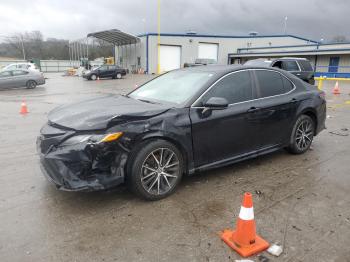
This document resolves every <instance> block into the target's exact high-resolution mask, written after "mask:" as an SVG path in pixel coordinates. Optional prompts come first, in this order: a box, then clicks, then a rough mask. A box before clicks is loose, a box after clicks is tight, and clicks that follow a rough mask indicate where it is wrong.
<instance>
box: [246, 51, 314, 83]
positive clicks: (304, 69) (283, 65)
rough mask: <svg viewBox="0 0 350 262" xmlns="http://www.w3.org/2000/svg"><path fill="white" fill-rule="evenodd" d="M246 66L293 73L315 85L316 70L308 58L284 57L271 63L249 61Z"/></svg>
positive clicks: (266, 61)
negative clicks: (277, 69)
mask: <svg viewBox="0 0 350 262" xmlns="http://www.w3.org/2000/svg"><path fill="white" fill-rule="evenodd" d="M244 65H247V66H264V67H265V66H267V67H278V68H280V69H283V70H286V71H288V72H290V73H292V74H293V75H295V76H297V77H299V78H300V79H302V80H304V81H305V82H307V83H309V84H312V85H314V84H315V79H314V69H313V68H312V65H311V63H310V61H309V60H307V59H306V58H295V57H282V58H278V59H274V60H271V61H270V60H267V59H264V58H259V59H253V60H249V61H247V62H246V63H245V64H244Z"/></svg>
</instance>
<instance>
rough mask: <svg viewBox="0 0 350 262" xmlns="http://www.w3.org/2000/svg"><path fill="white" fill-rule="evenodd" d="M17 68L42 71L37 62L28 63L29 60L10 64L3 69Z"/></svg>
mask: <svg viewBox="0 0 350 262" xmlns="http://www.w3.org/2000/svg"><path fill="white" fill-rule="evenodd" d="M15 69H26V70H34V71H40V70H39V68H38V67H37V66H36V64H34V63H28V62H23V63H13V64H9V65H7V66H5V67H4V68H2V69H1V71H6V70H15Z"/></svg>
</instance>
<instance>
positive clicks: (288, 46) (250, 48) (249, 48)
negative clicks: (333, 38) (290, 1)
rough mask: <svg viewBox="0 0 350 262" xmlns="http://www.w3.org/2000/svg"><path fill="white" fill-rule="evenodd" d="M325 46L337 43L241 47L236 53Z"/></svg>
mask: <svg viewBox="0 0 350 262" xmlns="http://www.w3.org/2000/svg"><path fill="white" fill-rule="evenodd" d="M341 44H350V42H349V43H341ZM325 45H339V44H338V43H333V44H309V45H282V46H261V47H241V48H237V52H238V53H239V51H240V50H260V49H273V48H290V47H309V46H315V47H316V48H317V49H319V47H320V46H325Z"/></svg>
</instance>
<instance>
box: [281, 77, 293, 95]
mask: <svg viewBox="0 0 350 262" xmlns="http://www.w3.org/2000/svg"><path fill="white" fill-rule="evenodd" d="M282 80H283V87H284V92H285V93H288V92H289V91H292V90H293V88H294V85H293V84H292V82H291V81H289V80H288V79H287V78H285V77H282Z"/></svg>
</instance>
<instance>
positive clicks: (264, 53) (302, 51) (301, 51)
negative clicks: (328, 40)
mask: <svg viewBox="0 0 350 262" xmlns="http://www.w3.org/2000/svg"><path fill="white" fill-rule="evenodd" d="M335 51H350V48H344V49H324V50H322V49H317V50H295V51H273V52H258V53H229V54H228V56H232V55H236V56H237V55H241V56H244V55H268V54H290V53H320V54H322V53H324V52H335Z"/></svg>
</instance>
